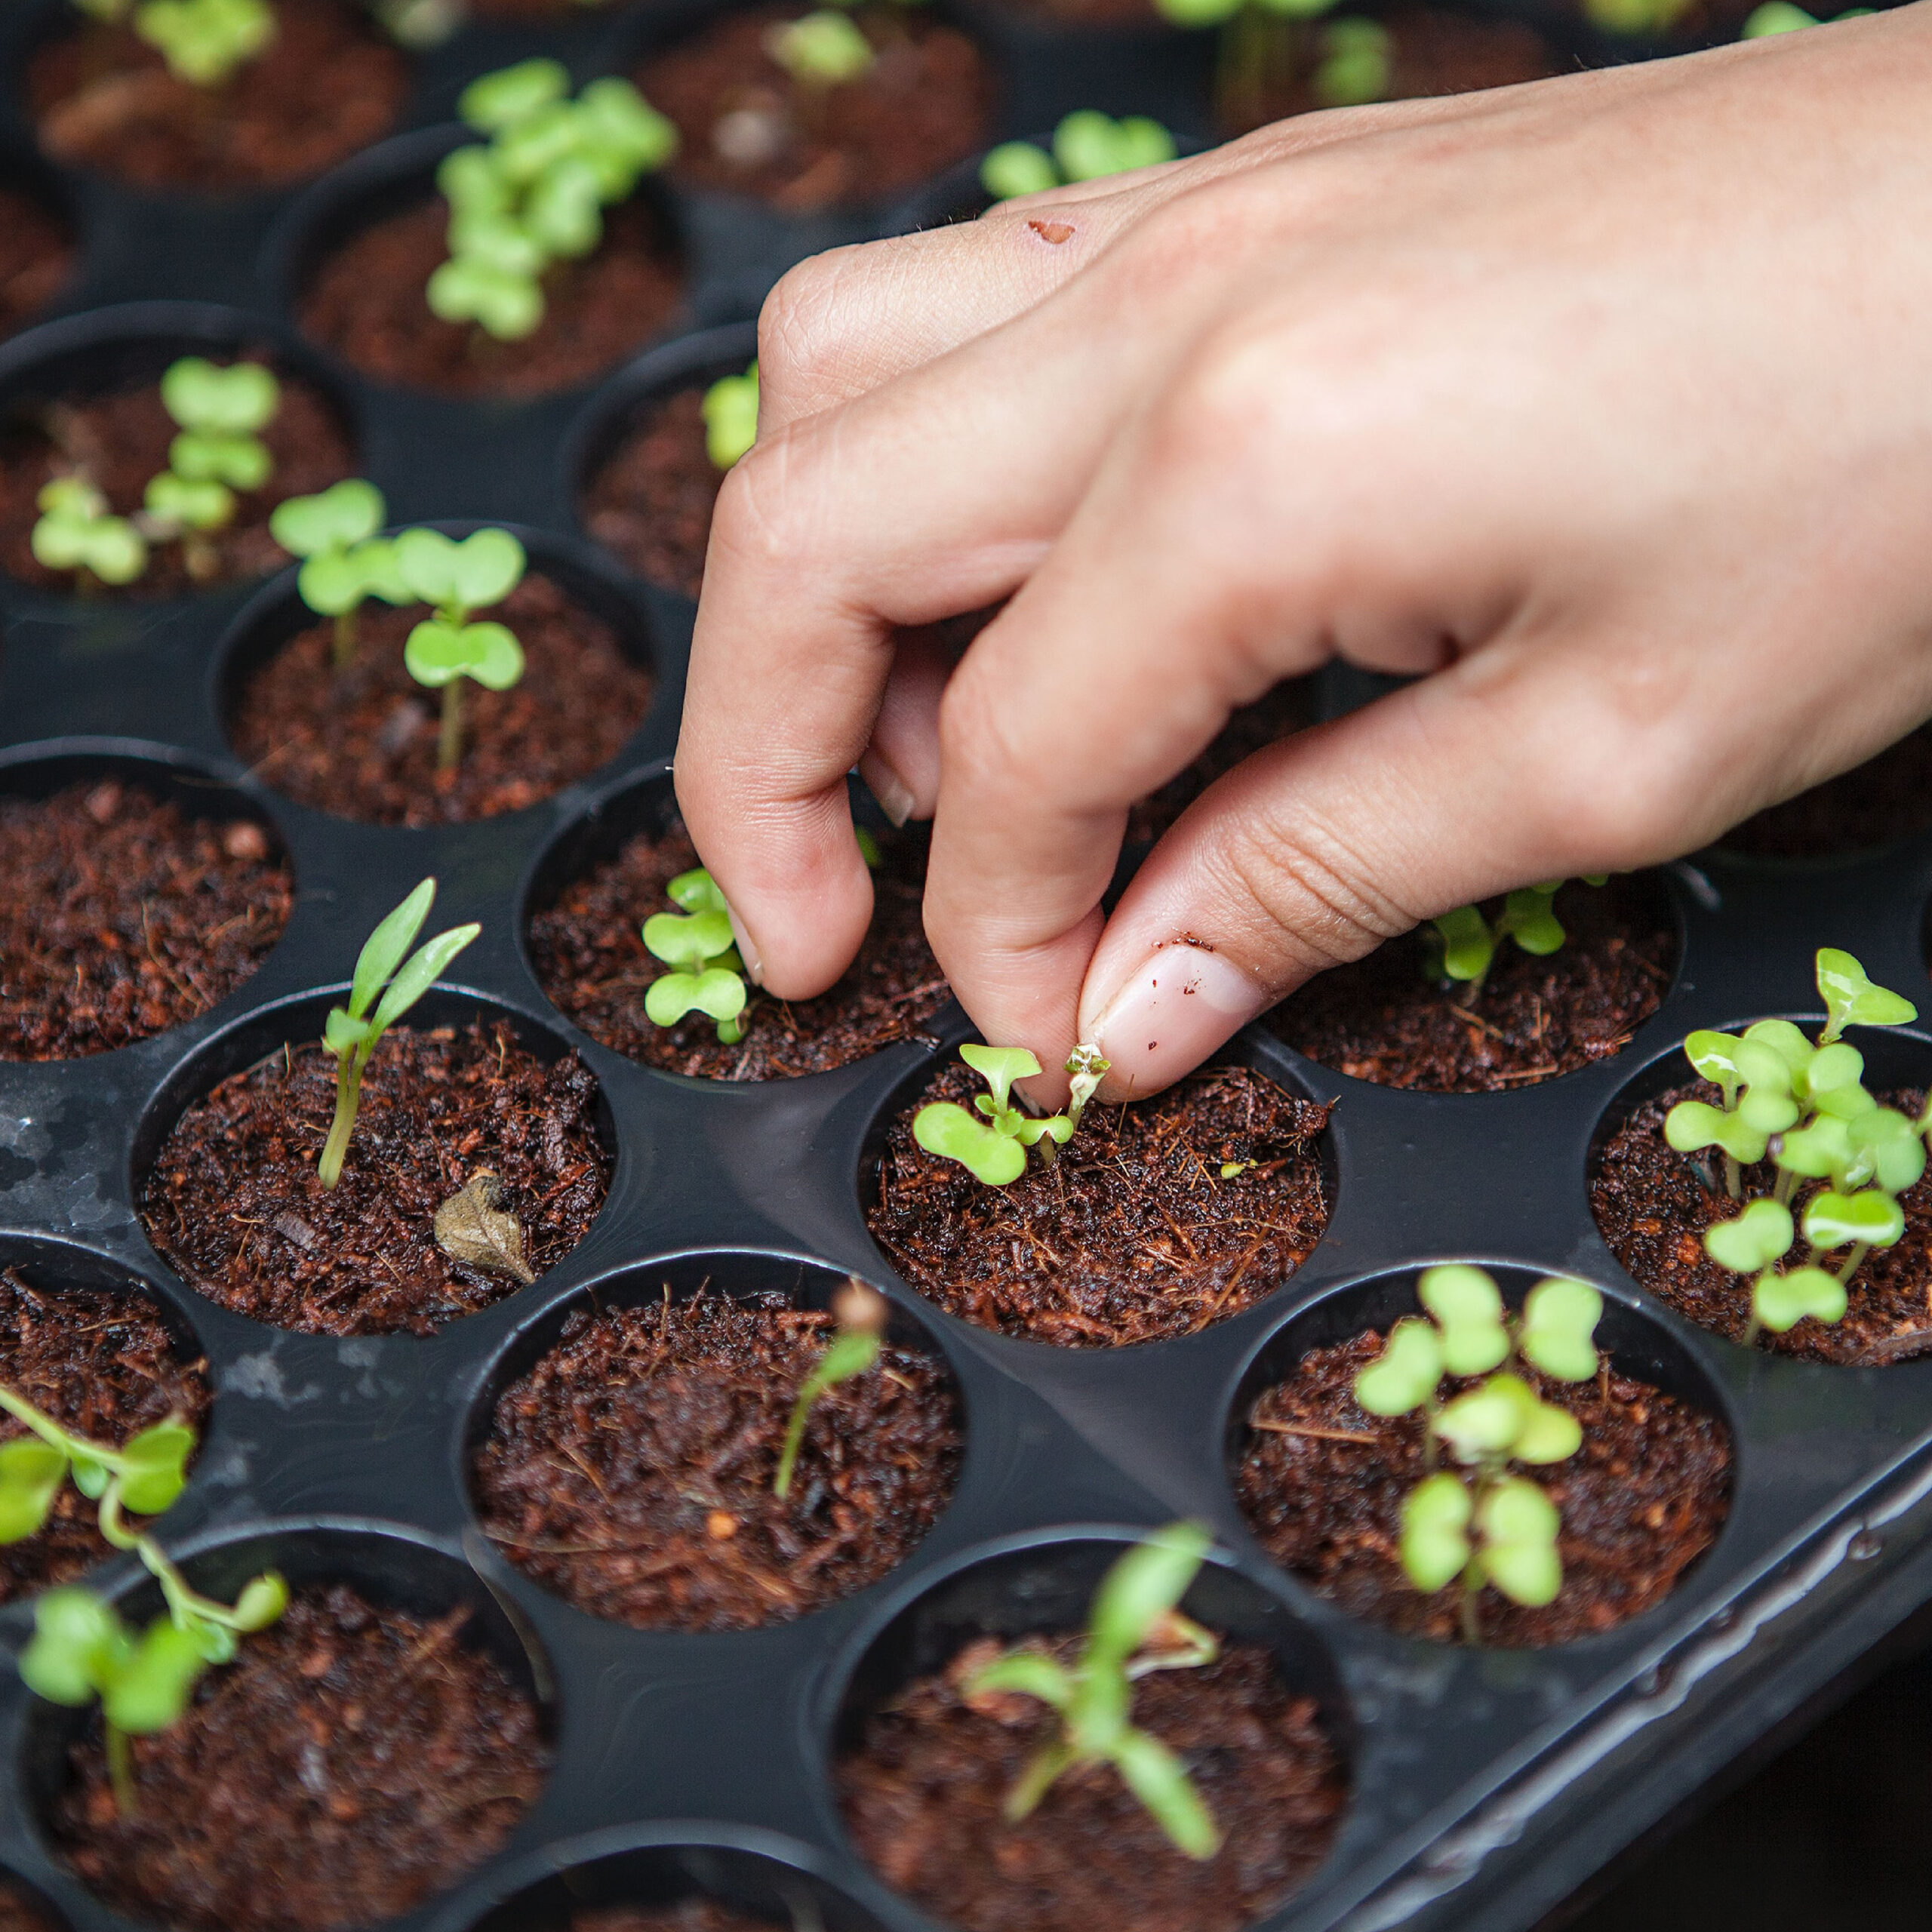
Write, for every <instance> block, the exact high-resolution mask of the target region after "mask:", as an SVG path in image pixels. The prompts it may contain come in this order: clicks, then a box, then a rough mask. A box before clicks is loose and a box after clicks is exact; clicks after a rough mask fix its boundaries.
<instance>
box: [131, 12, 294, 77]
mask: <svg viewBox="0 0 1932 1932" xmlns="http://www.w3.org/2000/svg"><path fill="white" fill-rule="evenodd" d="M278 30H279V29H278V23H277V22H276V20H275V9H274V8H272V6H270V5H269V4H268V0H142V4H141V5H139V6H137V8H135V9H134V31H135V32H137V33H138V34H139V35H140V37H141V38H143V40H145V41H146V42H147V43H148V44H149V46H151V47H155V48H158V49H159V50H160V51H161V55H162V59H164V60H165V61H166V62H167V63H168V71H169V72H170V73H171V74H173V75H174V77H175V78H176V79H177V80H182V81H186V82H188V84H189V85H190V86H191V87H198V88H214V87H220V85H222V84H223V82H226V80H227V79H228V78H229V75H232V73H233V72H235V69H237V68H238V67H239V66H241V65H242V63H243V62H244V61H247V60H254V58H255V57H256V56H257V54H262V53H263V52H265V51H266V50H267V49H268V48H269V45H271V44H272V42H273V41H274V39H275V35H276V33H277V32H278Z"/></svg>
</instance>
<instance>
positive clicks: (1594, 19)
mask: <svg viewBox="0 0 1932 1932" xmlns="http://www.w3.org/2000/svg"><path fill="white" fill-rule="evenodd" d="M1689 7H1690V0H1583V12H1584V15H1585V17H1586V18H1587V19H1588V20H1589V21H1590V23H1592V25H1593V26H1600V27H1601V28H1602V29H1603V30H1604V32H1606V33H1633V34H1634V33H1644V34H1662V33H1668V32H1669V31H1670V29H1672V27H1673V26H1675V25H1676V23H1677V20H1678V17H1679V16H1680V15H1681V14H1683V13H1684V12H1685V11H1687V10H1688V8H1689Z"/></svg>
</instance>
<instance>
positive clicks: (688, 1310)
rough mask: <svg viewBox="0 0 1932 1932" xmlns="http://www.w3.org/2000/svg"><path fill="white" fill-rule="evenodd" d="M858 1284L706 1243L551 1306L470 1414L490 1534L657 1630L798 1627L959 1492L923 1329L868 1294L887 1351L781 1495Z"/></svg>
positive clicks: (830, 1399) (580, 1602)
mask: <svg viewBox="0 0 1932 1932" xmlns="http://www.w3.org/2000/svg"><path fill="white" fill-rule="evenodd" d="M864 1293H865V1291H864V1290H863V1288H861V1290H860V1296H861V1297H863V1295H864ZM851 1294H852V1288H851V1280H850V1278H848V1277H847V1276H846V1275H841V1274H840V1273H839V1272H838V1271H837V1270H836V1269H831V1268H826V1267H823V1266H818V1265H817V1264H815V1263H811V1262H807V1261H801V1260H795V1259H793V1258H792V1257H788V1256H783V1255H774V1254H759V1253H750V1252H734V1251H703V1252H700V1253H696V1254H681V1255H675V1256H672V1257H669V1258H668V1259H666V1260H663V1261H660V1262H653V1263H644V1264H641V1265H640V1266H636V1267H634V1268H632V1269H628V1270H626V1272H625V1273H623V1275H620V1276H618V1277H617V1278H615V1279H614V1280H604V1281H597V1282H596V1283H595V1284H592V1285H591V1286H589V1287H586V1288H583V1289H582V1290H580V1291H579V1292H578V1293H577V1294H576V1295H575V1296H574V1297H572V1298H571V1300H568V1301H567V1302H564V1303H559V1304H558V1305H557V1306H554V1307H552V1308H549V1309H546V1310H545V1311H544V1312H543V1314H542V1315H540V1316H539V1317H537V1318H535V1319H534V1321H532V1322H531V1324H530V1326H529V1327H527V1328H525V1330H524V1331H522V1332H521V1334H519V1335H518V1337H516V1339H515V1340H514V1341H513V1342H512V1343H511V1344H510V1346H509V1348H508V1349H507V1350H506V1352H505V1353H504V1355H503V1357H502V1358H500V1360H499V1361H498V1362H497V1364H496V1365H495V1367H494V1371H492V1374H491V1377H490V1380H489V1383H488V1388H487V1389H486V1391H485V1395H484V1396H483V1398H482V1399H481V1401H480V1402H479V1403H478V1405H477V1407H475V1410H474V1411H472V1415H471V1419H470V1431H469V1463H468V1470H467V1475H468V1481H469V1489H470V1494H471V1498H472V1503H473V1504H474V1506H475V1509H476V1511H477V1514H478V1517H479V1518H480V1519H481V1524H482V1527H483V1530H484V1533H485V1534H486V1535H487V1536H488V1537H490V1538H491V1540H493V1541H494V1542H495V1543H497V1546H498V1547H499V1548H500V1549H501V1550H502V1551H503V1554H504V1555H505V1556H506V1558H508V1559H509V1561H511V1562H512V1564H515V1566H516V1567H518V1569H519V1570H521V1571H523V1573H524V1574H525V1575H526V1576H528V1577H530V1578H531V1579H532V1580H533V1581H534V1582H536V1583H540V1584H541V1585H542V1586H543V1587H544V1588H545V1589H547V1590H549V1591H551V1592H552V1593H553V1594H555V1595H558V1596H561V1597H562V1598H565V1600H566V1601H568V1602H570V1603H572V1604H575V1605H576V1606H577V1608H579V1609H580V1610H582V1611H586V1612H587V1613H589V1614H590V1615H592V1616H595V1617H606V1618H609V1619H611V1620H614V1621H616V1622H619V1623H629V1624H631V1625H633V1626H637V1627H639V1628H643V1629H685V1630H731V1629H751V1628H755V1627H757V1626H761V1625H764V1624H770V1623H789V1622H792V1620H795V1619H796V1618H798V1617H803V1616H806V1615H808V1614H811V1612H812V1611H816V1610H819V1609H822V1608H823V1607H825V1606H826V1604H832V1603H835V1602H837V1601H840V1600H841V1599H842V1598H846V1597H848V1596H851V1595H853V1594H854V1593H855V1592H857V1591H860V1590H862V1589H867V1588H869V1587H870V1586H872V1585H873V1584H875V1583H878V1582H880V1581H881V1580H882V1579H883V1578H884V1577H888V1576H889V1575H890V1574H891V1573H892V1571H894V1570H895V1569H897V1567H898V1566H899V1565H900V1564H901V1563H903V1561H905V1560H906V1558H907V1557H908V1556H909V1555H911V1553H912V1551H913V1550H914V1549H915V1548H917V1546H918V1544H919V1543H920V1542H921V1540H923V1539H924V1537H925V1536H926V1534H928V1532H929V1531H931V1529H932V1527H934V1524H936V1523H937V1521H938V1520H939V1518H940V1516H941V1515H942V1514H943V1512H944V1511H945V1509H946V1506H947V1505H948V1503H949V1502H950V1500H951V1499H952V1491H953V1487H954V1484H955V1482H956V1481H957V1479H958V1472H959V1466H960V1463H961V1457H962V1454H963V1451H964V1438H965V1418H964V1409H963V1405H962V1404H961V1399H960V1395H959V1390H958V1384H957V1382H956V1380H955V1377H954V1376H953V1374H952V1371H951V1368H950V1367H949V1364H947V1362H946V1358H945V1356H944V1355H943V1353H942V1352H941V1351H940V1348H939V1346H938V1345H937V1343H936V1342H935V1341H934V1339H933V1337H932V1335H931V1333H930V1331H928V1328H927V1327H926V1326H925V1324H924V1323H923V1322H922V1321H920V1320H919V1319H918V1317H917V1316H916V1315H913V1314H912V1313H910V1312H908V1311H907V1310H906V1309H904V1308H903V1307H901V1306H899V1305H898V1304H897V1303H895V1302H894V1301H893V1300H891V1297H887V1298H886V1300H885V1305H884V1308H883V1309H880V1308H879V1307H878V1291H873V1293H872V1307H873V1308H874V1309H875V1310H877V1312H878V1313H879V1314H881V1315H883V1316H884V1318H885V1319H886V1323H887V1325H886V1327H885V1329H884V1334H883V1337H882V1342H883V1352H882V1354H881V1355H879V1356H878V1358H877V1359H876V1360H875V1362H874V1363H873V1364H872V1365H871V1366H870V1367H867V1368H866V1369H864V1370H863V1371H861V1372H860V1373H858V1374H854V1375H852V1376H851V1377H849V1378H848V1379H846V1380H841V1381H840V1382H838V1383H835V1384H834V1385H833V1386H832V1387H831V1388H829V1389H827V1390H826V1391H825V1392H823V1393H822V1394H821V1395H820V1396H819V1397H818V1398H817V1401H815V1402H814V1404H812V1406H811V1410H810V1411H809V1414H808V1423H807V1426H806V1429H805V1432H804V1438H803V1439H802V1441H801V1445H800V1447H799V1450H798V1457H797V1461H796V1463H795V1466H794V1469H793V1472H792V1482H791V1485H790V1489H789V1494H788V1496H787V1497H786V1498H785V1499H784V1500H780V1499H779V1498H778V1497H777V1496H776V1495H775V1494H774V1487H775V1481H776V1478H777V1475H778V1472H779V1469H780V1461H781V1457H782V1453H783V1447H784V1444H785V1441H786V1435H787V1431H788V1426H789V1423H790V1420H791V1418H792V1414H793V1413H794V1409H795V1401H796V1398H797V1396H798V1393H799V1390H800V1385H801V1382H802V1381H803V1380H804V1377H805V1376H806V1375H807V1374H809V1373H810V1372H811V1371H812V1370H813V1369H814V1368H815V1367H817V1364H819V1362H820V1361H821V1360H822V1359H823V1358H824V1356H825V1355H826V1350H827V1349H828V1348H829V1346H831V1345H832V1343H833V1341H834V1339H835V1337H837V1335H838V1333H839V1326H838V1321H839V1319H840V1318H841V1317H843V1318H849V1317H850V1315H851V1312H852V1309H851V1300H850V1299H849V1297H851Z"/></svg>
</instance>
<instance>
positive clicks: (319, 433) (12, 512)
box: [0, 352, 355, 598]
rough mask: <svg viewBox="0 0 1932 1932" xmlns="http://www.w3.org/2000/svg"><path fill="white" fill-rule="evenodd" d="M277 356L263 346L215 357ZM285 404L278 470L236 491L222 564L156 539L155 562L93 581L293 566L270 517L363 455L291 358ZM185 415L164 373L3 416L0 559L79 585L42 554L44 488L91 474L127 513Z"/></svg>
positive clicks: (177, 579) (212, 540)
mask: <svg viewBox="0 0 1932 1932" xmlns="http://www.w3.org/2000/svg"><path fill="white" fill-rule="evenodd" d="M211 359H212V360H214V361H217V362H220V363H223V364H224V365H225V364H226V363H227V362H228V361H230V360H233V361H245V362H271V361H272V358H270V357H269V356H268V355H266V354H263V353H260V352H243V353H242V355H238V356H235V357H233V358H230V357H229V356H226V355H216V356H214V358H211ZM275 374H276V377H277V378H278V380H279V381H280V383H281V408H279V409H278V410H277V411H276V412H275V420H273V421H272V422H271V423H269V426H267V428H266V429H263V431H262V432H261V439H262V441H263V442H265V443H266V444H267V445H268V446H269V453H270V454H272V456H273V457H274V458H275V473H274V474H273V475H272V476H271V477H270V478H269V481H268V482H267V484H266V485H265V486H264V487H263V488H261V489H260V490H240V491H236V492H235V500H236V508H235V520H234V521H233V522H232V523H231V524H230V525H229V526H228V528H226V530H219V531H214V533H213V534H211V536H210V537H208V540H207V541H208V549H209V551H210V552H211V558H212V565H213V567H212V568H211V570H210V571H209V573H208V574H207V575H206V576H203V577H191V576H190V575H189V571H188V566H187V561H186V551H185V550H184V549H183V546H181V545H180V544H179V543H161V542H156V543H150V545H149V550H148V567H147V568H146V571H143V573H142V574H141V575H140V577H138V578H137V579H136V580H135V581H134V583H131V584H128V585H127V586H125V587H123V588H121V589H115V588H113V587H112V586H107V585H102V584H98V583H96V584H91V585H89V586H88V592H89V594H90V595H93V596H95V597H100V598H143V597H180V596H186V595H192V593H194V592H196V591H201V590H207V589H211V588H213V586H215V585H217V584H220V583H234V582H235V581H237V580H239V579H243V578H248V577H267V576H269V575H271V574H273V573H274V572H275V571H279V570H282V569H285V568H287V566H288V563H289V561H290V558H289V555H288V552H287V551H285V549H282V547H281V545H280V544H279V543H277V542H276V541H275V539H274V538H273V537H272V536H270V535H269V515H271V513H272V512H273V511H274V509H275V506H276V504H278V503H280V502H281V500H282V499H283V498H284V497H306V496H311V495H312V494H314V493H315V491H318V490H326V489H327V488H328V486H329V485H331V483H337V482H340V481H341V480H342V478H343V477H345V476H347V475H351V474H352V472H353V471H354V469H355V452H354V451H353V450H352V449H351V448H350V447H349V439H348V438H347V436H346V435H345V433H344V432H343V426H342V424H341V423H340V422H339V421H338V420H337V417H336V415H335V412H334V411H333V410H332V409H331V408H330V407H329V405H328V404H327V403H326V402H325V401H324V400H323V399H322V397H321V394H320V392H318V391H317V390H315V389H313V388H312V387H311V386H309V384H308V383H305V382H303V380H301V379H300V377H296V376H291V374H289V373H288V371H287V370H285V369H277V370H276V371H275ZM178 433H179V426H178V425H177V423H176V422H175V420H174V418H173V417H171V416H170V415H169V414H168V411H167V410H166V409H165V408H164V407H163V406H162V400H161V384H160V383H159V382H158V380H157V381H155V382H152V383H144V384H143V385H142V386H140V388H138V389H123V390H121V391H119V392H116V393H114V394H111V395H94V396H88V397H86V398H62V399H60V400H57V401H51V402H45V401H32V400H28V399H24V398H23V400H22V401H19V402H17V403H16V404H15V405H14V408H13V409H12V411H11V414H10V416H9V417H8V420H7V421H6V422H5V423H4V424H0V568H4V569H5V571H6V573H7V574H8V576H9V577H14V578H17V579H18V580H19V581H20V582H21V583H30V584H32V585H33V586H35V588H36V589H41V590H51V591H57V592H61V593H63V595H65V594H69V593H72V592H73V591H74V590H75V588H76V584H75V574H74V573H73V572H72V571H50V570H48V569H47V568H45V566H44V565H42V564H40V563H38V562H37V561H35V557H34V554H33V550H32V537H33V527H34V525H35V522H36V521H38V518H39V516H40V506H39V501H38V499H39V496H40V492H41V490H42V487H43V486H44V485H46V484H48V483H50V482H51V481H53V479H54V478H55V477H57V476H75V475H78V476H84V477H85V478H87V480H88V481H89V482H91V483H92V484H93V485H94V486H95V488H97V489H98V490H99V491H100V492H101V494H103V496H104V497H106V499H107V502H108V507H109V509H112V511H113V512H115V515H118V516H132V515H134V514H135V512H137V511H138V510H139V509H140V508H141V506H142V502H143V497H144V496H145V494H146V490H147V487H148V485H149V481H151V480H152V478H155V477H156V476H158V475H160V474H161V472H162V471H163V470H164V469H166V468H167V467H168V445H170V444H171V442H173V441H174V438H175V437H176V435H177V434H178Z"/></svg>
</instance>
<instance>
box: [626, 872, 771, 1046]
mask: <svg viewBox="0 0 1932 1932" xmlns="http://www.w3.org/2000/svg"><path fill="white" fill-rule="evenodd" d="M664 890H665V891H666V894H667V895H668V896H669V898H670V899H671V900H672V903H673V904H674V905H675V906H678V907H679V908H680V910H679V911H678V912H654V913H653V914H652V915H651V917H650V918H648V919H647V920H645V922H644V944H645V951H646V952H648V953H649V954H650V955H651V957H652V958H654V959H661V960H662V961H663V962H664V963H665V964H666V965H667V966H669V968H671V969H672V970H671V971H669V972H668V973H662V974H659V975H658V977H657V978H656V979H654V980H652V981H651V984H650V985H649V986H647V987H646V988H645V994H644V1010H645V1015H646V1017H648V1019H649V1020H650V1021H651V1024H652V1026H676V1025H677V1023H678V1021H679V1020H681V1019H683V1018H684V1017H685V1014H688V1013H702V1014H705V1015H706V1017H708V1018H709V1019H712V1020H715V1021H716V1022H717V1023H718V1038H719V1039H720V1040H721V1041H723V1042H724V1044H725V1045H726V1046H735V1045H736V1044H737V1043H738V1041H740V1040H742V1039H743V1038H744V1037H745V1025H744V1012H745V1005H746V1001H747V1000H748V998H749V994H748V992H746V987H745V981H744V963H743V961H742V960H740V958H739V957H738V947H737V941H736V940H734V938H733V937H732V936H731V913H730V912H729V911H728V909H727V908H726V906H725V904H724V894H723V893H721V892H720V891H718V884H717V881H715V879H713V878H712V876H711V875H710V874H709V872H706V870H705V869H704V868H703V866H698V867H697V868H696V869H694V870H692V871H691V872H680V873H679V874H678V876H677V877H676V878H674V879H673V880H672V881H671V882H670V884H669V885H667V886H666V888H664Z"/></svg>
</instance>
